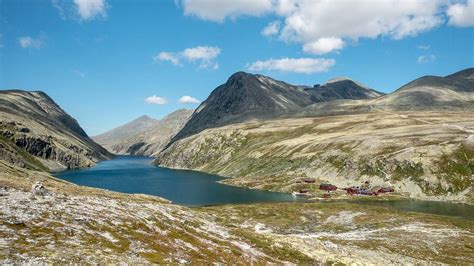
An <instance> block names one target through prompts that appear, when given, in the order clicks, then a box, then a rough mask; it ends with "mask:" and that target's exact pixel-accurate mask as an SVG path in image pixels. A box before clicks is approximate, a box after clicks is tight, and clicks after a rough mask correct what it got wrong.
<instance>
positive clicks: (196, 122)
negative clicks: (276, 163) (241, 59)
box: [171, 72, 383, 142]
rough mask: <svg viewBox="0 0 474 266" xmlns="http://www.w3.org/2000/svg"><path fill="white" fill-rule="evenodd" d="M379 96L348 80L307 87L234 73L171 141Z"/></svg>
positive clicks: (260, 76) (375, 92)
mask: <svg viewBox="0 0 474 266" xmlns="http://www.w3.org/2000/svg"><path fill="white" fill-rule="evenodd" d="M381 95H383V94H382V93H379V92H377V91H374V90H371V89H369V88H367V87H365V86H363V85H361V84H359V83H357V82H354V81H351V80H348V79H339V80H333V81H331V82H328V83H326V84H324V85H322V86H319V85H318V86H315V87H307V86H295V85H291V84H288V83H285V82H283V81H279V80H275V79H272V78H270V77H266V76H263V75H253V74H249V73H245V72H237V73H235V74H233V75H232V76H231V77H230V78H229V79H228V80H227V82H226V83H224V84H222V85H220V86H219V87H217V88H216V89H215V90H214V91H213V92H212V93H211V95H210V96H209V97H208V98H207V99H206V100H205V101H204V102H203V103H202V104H201V105H200V106H199V107H198V108H197V109H196V111H195V112H194V114H193V115H192V117H191V119H190V120H189V122H188V123H186V125H185V126H184V127H183V129H182V130H181V131H180V132H179V133H178V134H177V135H176V136H175V137H174V138H173V139H172V141H171V142H173V141H176V140H178V139H181V138H184V137H187V136H190V135H192V134H195V133H198V132H200V131H202V130H204V129H206V128H213V127H219V126H223V125H228V124H232V123H239V122H244V121H250V120H254V119H272V118H277V117H281V116H286V115H290V114H294V113H297V112H300V111H301V110H302V109H303V108H304V107H306V106H309V105H311V104H313V103H317V102H327V101H333V100H338V99H367V98H374V97H379V96H381Z"/></svg>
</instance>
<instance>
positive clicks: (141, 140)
mask: <svg viewBox="0 0 474 266" xmlns="http://www.w3.org/2000/svg"><path fill="white" fill-rule="evenodd" d="M192 113H193V110H188V109H179V110H177V111H175V112H173V113H171V114H169V115H167V116H166V117H164V118H163V119H161V120H156V119H152V118H149V117H146V116H142V117H140V118H138V119H135V120H134V121H132V122H130V123H128V124H126V125H123V126H120V127H118V128H116V129H112V130H110V131H108V132H106V133H104V134H102V135H99V136H96V137H92V138H93V139H94V140H95V141H97V142H98V143H100V144H101V145H103V146H104V147H105V148H107V149H108V150H109V151H111V152H114V153H117V154H133V155H143V156H152V155H154V154H155V153H157V152H159V151H160V150H161V149H163V147H164V146H165V145H166V144H167V143H168V142H169V141H170V139H171V138H172V137H173V136H174V135H176V133H177V132H178V131H179V130H180V129H181V128H182V127H183V126H184V124H185V123H186V122H187V121H188V119H189V117H190V116H191V114H192ZM134 128H136V130H134Z"/></svg>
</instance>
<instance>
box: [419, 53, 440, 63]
mask: <svg viewBox="0 0 474 266" xmlns="http://www.w3.org/2000/svg"><path fill="white" fill-rule="evenodd" d="M435 60H436V56H435V55H433V54H430V55H421V56H419V57H418V64H426V63H432V62H434V61H435Z"/></svg>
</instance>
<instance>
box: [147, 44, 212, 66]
mask: <svg viewBox="0 0 474 266" xmlns="http://www.w3.org/2000/svg"><path fill="white" fill-rule="evenodd" d="M220 53H221V49H220V48H219V47H211V46H196V47H193V48H186V49H184V50H183V51H181V52H177V53H172V52H160V53H159V54H157V55H155V56H154V57H153V60H154V61H169V62H171V63H172V64H173V65H175V66H180V65H182V63H181V61H182V60H185V61H188V62H192V63H198V64H199V68H212V69H217V68H219V64H218V63H217V62H216V61H215V60H216V58H217V57H218V56H219V54H220Z"/></svg>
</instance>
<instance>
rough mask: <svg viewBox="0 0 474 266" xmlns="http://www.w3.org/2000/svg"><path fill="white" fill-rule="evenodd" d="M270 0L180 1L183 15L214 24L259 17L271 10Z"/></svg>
mask: <svg viewBox="0 0 474 266" xmlns="http://www.w3.org/2000/svg"><path fill="white" fill-rule="evenodd" d="M272 2H273V1H272V0H239V1H236V0H182V1H181V4H182V6H183V8H184V14H185V15H194V16H197V17H198V18H201V19H204V20H210V21H216V22H223V21H224V20H225V19H226V18H231V19H233V18H236V17H238V16H242V15H249V16H260V15H262V14H264V13H267V12H270V11H272V9H273V5H272Z"/></svg>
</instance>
